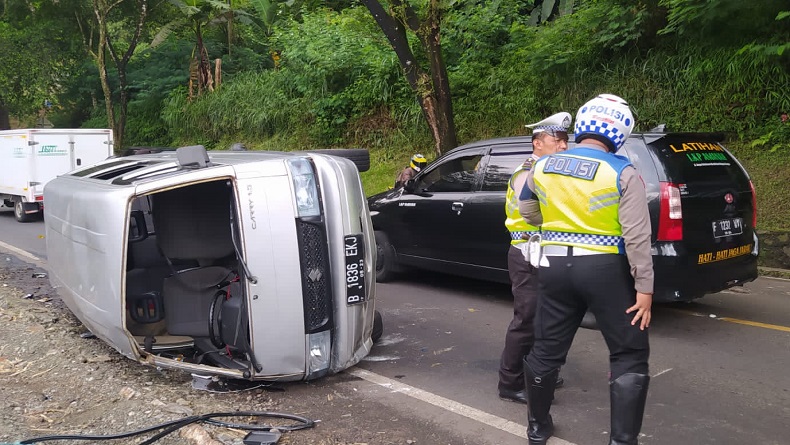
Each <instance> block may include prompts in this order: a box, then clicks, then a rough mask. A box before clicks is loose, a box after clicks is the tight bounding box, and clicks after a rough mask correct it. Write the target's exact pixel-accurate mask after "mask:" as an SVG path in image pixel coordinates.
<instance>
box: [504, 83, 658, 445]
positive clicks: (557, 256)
mask: <svg viewBox="0 0 790 445" xmlns="http://www.w3.org/2000/svg"><path fill="white" fill-rule="evenodd" d="M633 127H634V118H633V115H632V114H631V110H630V108H629V107H628V104H627V103H626V102H625V101H624V100H623V99H621V98H620V97H617V96H614V95H611V94H601V95H599V96H597V97H595V98H594V99H592V100H590V101H589V102H587V103H586V104H584V105H583V106H582V107H581V108H580V109H579V111H578V113H577V115H576V123H575V127H574V128H575V136H576V146H575V147H574V148H572V149H570V150H568V151H566V152H563V153H558V154H555V155H551V156H547V157H544V158H542V159H540V160H539V161H538V162H536V164H535V166H534V167H533V170H532V173H531V175H528V176H529V177H528V178H527V186H526V187H524V189H522V193H521V196H520V200H519V208H520V210H521V213H522V215H523V216H524V217H525V219H526V220H527V221H528V222H530V223H531V224H536V225H537V224H541V223H542V232H541V236H542V241H541V246H542V249H543V254H542V256H541V257H540V263H539V265H540V274H539V283H540V289H541V299H540V302H539V304H538V311H537V315H536V318H535V345H534V346H533V347H532V350H531V351H530V354H529V356H528V357H527V359H526V360H525V365H524V368H525V369H524V374H525V376H526V381H525V384H526V390H527V399H528V402H529V416H528V420H529V427H528V428H527V436H528V438H529V443H530V445H543V444H545V443H546V442H547V440H548V439H549V437H550V436H551V435H552V434H553V432H554V425H553V423H552V419H551V415H550V414H549V409H550V408H551V402H552V400H553V398H554V387H555V381H556V376H557V373H558V368H559V367H560V366H561V365H562V364H563V363H565V358H566V356H567V354H568V349H569V348H570V346H571V343H572V341H573V337H574V335H575V333H576V330H577V329H578V327H579V324H580V323H581V320H582V318H583V317H584V313H585V311H586V310H587V309H588V308H589V310H590V311H591V312H592V313H593V314H594V315H595V318H596V320H597V322H598V326H599V327H600V330H601V333H602V334H603V336H604V339H605V340H606V345H607V346H608V347H609V366H610V375H609V392H610V403H611V413H610V414H611V436H610V441H609V444H610V445H636V444H637V438H638V436H639V431H640V429H641V428H642V417H643V414H644V409H645V402H646V400H647V389H648V383H649V381H650V376H649V375H648V357H649V355H650V346H649V343H648V334H647V330H646V328H647V327H648V326H649V324H650V317H651V312H650V309H651V305H652V300H653V296H652V293H653V264H652V257H651V254H650V235H651V230H650V218H649V214H648V209H647V199H646V196H645V187H644V184H643V183H642V181H641V178H640V177H639V176H638V174H637V172H636V169H635V168H634V167H633V166H632V165H631V163H630V162H629V161H628V159H626V158H625V157H621V156H618V155H616V154H615V153H616V152H617V150H618V149H620V147H622V146H623V144H624V143H625V141H626V139H628V136H629V135H630V134H631V130H632V129H633ZM535 200H537V202H536V201H535Z"/></svg>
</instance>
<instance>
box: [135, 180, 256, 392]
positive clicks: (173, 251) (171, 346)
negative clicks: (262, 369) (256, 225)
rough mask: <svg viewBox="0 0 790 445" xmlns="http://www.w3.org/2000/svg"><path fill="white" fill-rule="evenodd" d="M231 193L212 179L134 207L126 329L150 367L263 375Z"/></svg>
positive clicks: (142, 199) (148, 197) (225, 184)
mask: <svg viewBox="0 0 790 445" xmlns="http://www.w3.org/2000/svg"><path fill="white" fill-rule="evenodd" d="M233 190H234V189H233V184H232V181H231V180H229V179H222V180H214V181H209V182H201V183H195V184H190V185H186V186H183V187H179V188H172V189H168V190H164V191H159V192H156V193H152V194H148V195H144V196H137V197H135V198H134V200H133V201H132V203H131V211H130V218H129V220H130V224H129V233H128V238H127V239H128V240H129V242H128V245H127V252H126V272H125V274H126V276H125V280H124V282H125V283H126V284H125V292H124V299H125V309H126V311H125V326H126V330H127V332H128V333H129V335H130V336H133V338H134V340H135V343H136V345H137V348H138V353H139V355H140V356H141V357H147V358H148V361H149V362H156V363H157V364H162V363H165V364H167V363H168V362H169V361H170V360H172V361H173V362H172V363H171V364H172V365H173V367H186V368H193V369H195V370H201V369H203V370H204V371H206V372H212V369H213V370H214V371H216V372H215V373H218V374H229V373H228V372H227V371H231V370H232V371H231V372H230V374H231V375H233V374H238V375H239V376H242V377H245V378H249V377H250V376H252V375H254V374H255V370H256V368H259V365H258V364H257V363H256V361H255V358H254V355H253V348H252V346H251V344H250V332H249V310H248V303H247V296H246V295H245V292H244V289H245V286H243V283H244V280H245V279H246V277H245V273H244V269H245V267H244V265H243V263H242V256H241V253H240V251H239V246H240V243H239V241H238V240H239V239H240V233H239V226H238V217H237V215H238V213H237V210H236V205H235V202H236V201H235V198H234V191H233ZM179 364H180V365H181V366H178V365H179ZM203 365H205V366H203ZM216 368H221V369H222V370H224V371H225V372H223V371H221V370H220V369H216Z"/></svg>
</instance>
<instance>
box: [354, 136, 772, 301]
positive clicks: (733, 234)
mask: <svg viewBox="0 0 790 445" xmlns="http://www.w3.org/2000/svg"><path fill="white" fill-rule="evenodd" d="M722 140H723V137H722V135H719V134H713V133H663V132H649V133H641V134H632V135H631V137H630V138H629V139H628V141H627V142H626V144H625V145H624V146H623V148H621V149H620V151H619V152H618V154H621V155H624V156H627V157H628V158H629V159H630V160H631V162H632V163H633V164H634V166H635V167H636V168H637V170H638V171H639V173H640V175H641V177H642V180H643V181H644V183H645V186H646V189H647V199H648V207H649V209H650V220H651V225H652V229H653V236H652V252H653V264H654V269H655V274H656V279H655V295H654V301H657V302H671V301H690V300H693V299H696V298H700V297H702V296H704V295H706V294H710V293H715V292H719V291H721V290H724V289H727V288H730V287H732V286H737V285H743V283H746V282H749V281H752V280H754V279H755V278H756V277H757V255H758V251H759V248H758V238H757V234H756V233H755V227H756V224H757V203H756V198H755V192H754V186H753V185H752V182H751V181H750V179H749V175H748V173H747V172H746V170H745V169H744V168H743V166H742V165H741V164H740V163H739V162H738V160H737V159H736V158H735V157H734V156H733V155H732V153H730V152H729V151H728V150H727V149H726V148H725V147H724V146H723V145H722V144H721V142H722ZM573 146H574V143H573V141H571V142H570V143H569V148H572V147H573ZM531 153H532V142H531V138H530V137H510V138H499V139H491V140H484V141H478V142H473V143H470V144H467V145H464V146H461V147H458V148H456V149H453V150H451V151H449V152H447V153H446V154H444V155H443V156H441V157H440V158H438V159H437V160H436V161H434V162H433V163H431V164H430V165H428V167H426V168H424V169H423V171H422V172H420V174H418V175H417V176H416V177H415V178H414V179H413V180H412V181H410V182H409V183H408V184H407V185H406V186H405V187H403V188H399V189H394V190H389V191H386V192H383V193H379V194H377V195H374V196H371V197H369V198H368V206H369V208H370V211H371V218H372V222H373V228H374V230H375V237H376V245H377V256H378V260H377V264H376V277H377V279H378V280H379V281H387V280H390V279H392V278H393V277H394V274H396V273H397V272H398V271H399V270H400V269H401V268H403V267H404V266H409V267H416V268H421V269H425V270H430V271H437V272H444V273H451V274H458V275H464V276H469V277H475V278H479V279H484V280H491V281H498V282H503V283H507V282H509V281H508V280H509V278H508V273H507V250H508V246H509V243H510V235H509V233H508V231H507V229H506V228H505V224H504V221H505V211H504V208H505V193H506V190H507V183H508V180H509V178H510V176H511V174H512V173H513V172H514V171H515V169H516V168H517V167H518V166H519V165H521V164H522V163H523V162H524V160H525V159H527V157H528V156H529V155H530V154H531Z"/></svg>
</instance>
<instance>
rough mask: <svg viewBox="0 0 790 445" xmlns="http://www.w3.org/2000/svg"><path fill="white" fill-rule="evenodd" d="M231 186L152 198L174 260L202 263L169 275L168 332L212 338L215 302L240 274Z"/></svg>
mask: <svg viewBox="0 0 790 445" xmlns="http://www.w3.org/2000/svg"><path fill="white" fill-rule="evenodd" d="M230 203H231V188H230V187H229V186H228V185H226V183H225V181H215V182H207V183H202V184H196V185H191V186H187V187H182V188H178V189H174V190H169V191H166V192H162V193H158V194H155V195H153V196H152V207H153V217H154V226H155V228H156V235H157V236H156V240H157V243H158V245H159V248H160V250H161V251H162V254H163V255H164V256H165V258H167V259H168V261H170V262H172V261H174V260H195V261H197V263H198V264H199V266H198V267H195V268H191V269H186V270H180V271H174V273H173V275H172V276H170V277H168V278H165V279H164V284H163V289H162V295H163V299H164V309H165V310H164V312H165V320H166V323H167V331H168V333H169V334H171V335H187V336H191V337H208V336H209V312H210V308H211V303H212V301H213V299H214V297H215V295H216V294H217V292H219V291H221V289H222V288H224V287H226V286H227V285H228V284H229V282H230V281H231V280H232V279H233V277H234V276H235V273H234V271H233V267H235V266H234V264H235V256H234V254H235V249H234V246H233V239H232V235H231V227H230V225H231V218H230Z"/></svg>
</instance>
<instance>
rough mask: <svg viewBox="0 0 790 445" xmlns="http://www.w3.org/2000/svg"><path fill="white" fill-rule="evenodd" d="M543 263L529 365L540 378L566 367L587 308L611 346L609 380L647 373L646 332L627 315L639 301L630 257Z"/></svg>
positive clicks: (553, 258) (562, 258)
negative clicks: (627, 374)
mask: <svg viewBox="0 0 790 445" xmlns="http://www.w3.org/2000/svg"><path fill="white" fill-rule="evenodd" d="M545 259H546V260H548V262H549V265H548V266H544V264H545V263H541V266H540V274H539V280H538V281H539V283H540V291H541V298H540V301H539V302H538V309H537V314H536V316H535V345H534V346H533V347H532V351H531V352H530V354H529V356H528V357H527V364H528V366H529V367H530V369H531V370H532V371H533V372H534V373H535V375H536V376H542V375H546V374H548V373H549V372H551V371H553V370H555V369H558V368H560V367H561V366H562V365H563V364H565V359H566V357H567V355H568V350H569V349H570V347H571V343H573V337H574V336H575V335H576V330H577V329H578V328H579V324H580V323H581V321H582V318H583V317H584V313H585V312H586V311H587V308H589V309H590V311H591V312H592V313H593V314H594V315H595V318H596V321H597V323H598V326H599V328H600V330H601V333H602V334H603V336H604V340H606V345H607V346H608V347H609V366H610V375H609V380H610V381H611V380H615V379H617V378H618V377H620V376H621V375H623V374H625V373H629V372H633V373H637V374H647V373H648V358H649V357H650V345H649V341H648V335H647V330H644V331H643V330H640V329H639V323H637V324H636V325H633V326H632V325H631V320H632V319H633V317H634V314H633V313H631V314H626V313H625V311H626V309H628V308H629V307H631V306H633V305H634V303H635V302H636V291H635V290H634V279H633V278H632V276H631V273H630V271H629V267H630V266H629V264H628V259H627V258H626V257H625V255H615V254H603V255H588V256H548V257H545Z"/></svg>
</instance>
